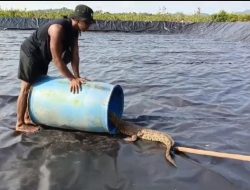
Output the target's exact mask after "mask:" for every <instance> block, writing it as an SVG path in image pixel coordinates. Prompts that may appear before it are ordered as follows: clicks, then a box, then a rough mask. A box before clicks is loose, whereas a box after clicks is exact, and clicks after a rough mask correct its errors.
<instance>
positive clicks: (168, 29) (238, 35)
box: [0, 18, 250, 41]
mask: <svg viewBox="0 0 250 190" xmlns="http://www.w3.org/2000/svg"><path fill="white" fill-rule="evenodd" d="M48 21H49V20H48V19H37V18H34V19H24V18H0V30H34V29H36V28H38V27H39V26H41V25H43V24H45V23H46V22H48ZM89 31H96V32H98V31H101V32H144V33H163V34H191V35H202V36H204V37H212V38H215V39H216V38H217V39H225V40H236V41H250V23H249V22H237V23H180V22H131V21H97V22H96V23H95V24H93V25H91V26H90V28H89Z"/></svg>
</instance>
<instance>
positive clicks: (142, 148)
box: [0, 31, 250, 190]
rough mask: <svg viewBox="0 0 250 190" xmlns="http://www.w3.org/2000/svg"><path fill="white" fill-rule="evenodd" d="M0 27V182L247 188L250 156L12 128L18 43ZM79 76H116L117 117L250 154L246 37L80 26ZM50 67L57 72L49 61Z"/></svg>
mask: <svg viewBox="0 0 250 190" xmlns="http://www.w3.org/2000/svg"><path fill="white" fill-rule="evenodd" d="M31 32H32V31H0V60H1V65H2V69H1V71H0V79H1V80H0V189H15V190H17V189H32V190H33V189H43V190H44V189H53V190H54V189H83V188H84V189H192V190H193V189H201V188H202V189H249V187H250V182H249V176H250V163H249V162H243V161H236V160H229V159H220V158H214V157H207V156H198V155H191V154H187V155H183V154H175V160H176V163H177V166H178V168H177V169H176V168H173V167H172V166H171V165H169V164H168V163H167V162H166V161H165V158H164V147H163V146H161V145H160V144H157V143H154V142H149V141H141V140H139V141H137V142H136V143H134V144H133V143H127V142H124V141H123V140H122V138H121V137H120V136H119V135H118V136H111V135H108V134H92V133H84V132H70V131H63V130H55V129H44V130H42V131H41V132H40V133H38V134H36V135H28V136H27V135H17V134H15V133H14V128H15V122H16V101H17V97H18V93H19V90H20V81H19V80H18V79H17V68H18V62H19V48H20V44H21V42H22V41H23V40H24V39H25V38H26V37H28V36H29V35H30V34H31ZM79 46H80V58H81V61H80V70H81V75H82V76H86V77H88V78H89V79H91V80H94V81H102V82H107V83H111V84H120V85H121V86H122V88H123V90H124V94H125V105H124V114H123V118H124V119H125V120H127V121H131V122H134V123H136V124H138V125H140V126H143V127H147V128H152V129H156V130H160V131H164V132H167V133H169V134H170V135H171V136H172V137H173V138H174V140H175V141H176V143H177V144H180V145H182V146H188V147H195V148H200V149H206V150H214V151H221V152H228V153H237V154H245V155H250V147H249V137H250V127H249V126H250V120H249V119H250V99H249V97H250V66H249V65H250V59H249V58H250V56H249V49H250V45H249V44H247V43H244V42H230V41H225V40H224V41H220V40H218V39H217V40H213V39H206V38H198V37H194V36H191V35H188V36H187V35H160V34H139V33H137V34H131V33H102V32H98V33H91V32H87V33H84V34H82V36H81V38H80V41H79ZM49 75H51V76H59V75H60V74H59V72H58V71H57V69H56V68H55V67H54V65H53V63H51V65H50V69H49Z"/></svg>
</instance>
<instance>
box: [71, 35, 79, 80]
mask: <svg viewBox="0 0 250 190" xmlns="http://www.w3.org/2000/svg"><path fill="white" fill-rule="evenodd" d="M71 66H72V70H73V72H74V76H75V77H76V78H80V73H79V46H78V37H77V38H76V39H75V41H74V46H73V50H72V61H71Z"/></svg>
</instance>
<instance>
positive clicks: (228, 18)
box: [0, 8, 250, 23]
mask: <svg viewBox="0 0 250 190" xmlns="http://www.w3.org/2000/svg"><path fill="white" fill-rule="evenodd" d="M72 12H73V10H70V9H66V8H62V9H57V10H53V9H51V10H38V11H21V10H1V9H0V18H36V19H59V18H63V17H64V16H70V15H71V14H72ZM94 19H96V20H100V21H133V22H137V21H141V22H153V21H156V22H186V23H187V22H195V23H197V22H248V21H250V14H233V13H227V12H225V11H220V12H219V13H216V14H212V15H208V14H203V13H200V12H197V13H194V14H193V15H185V14H183V13H175V14H170V13H157V14H148V13H108V12H102V11H96V12H95V14H94Z"/></svg>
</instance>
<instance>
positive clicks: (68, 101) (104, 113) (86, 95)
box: [28, 76, 124, 134]
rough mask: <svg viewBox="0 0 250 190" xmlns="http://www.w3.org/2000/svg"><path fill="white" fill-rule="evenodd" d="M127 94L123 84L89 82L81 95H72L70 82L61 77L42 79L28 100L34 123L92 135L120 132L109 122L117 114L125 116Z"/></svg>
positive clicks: (84, 86)
mask: <svg viewBox="0 0 250 190" xmlns="http://www.w3.org/2000/svg"><path fill="white" fill-rule="evenodd" d="M123 106H124V94H123V90H122V88H121V86H120V85H111V84H107V83H102V82H93V81H88V82H86V84H84V85H82V91H80V92H79V93H78V94H77V93H76V94H73V93H72V92H70V82H69V80H68V79H66V78H61V77H49V76H45V77H41V78H40V79H39V80H38V81H37V82H35V83H34V84H33V85H32V88H31V90H30V93H29V98H28V109H29V114H30V118H31V120H32V121H33V122H34V123H37V124H42V125H46V126H51V127H57V128H63V129H75V130H81V131H89V132H108V133H110V134H116V133H117V132H118V130H117V129H116V128H115V126H113V125H112V123H111V122H110V121H109V119H108V113H109V112H110V111H111V112H114V113H116V115H117V116H118V117H120V118H121V117H122V113H123Z"/></svg>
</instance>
